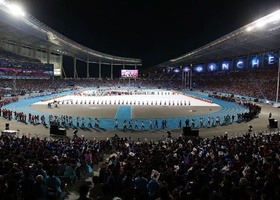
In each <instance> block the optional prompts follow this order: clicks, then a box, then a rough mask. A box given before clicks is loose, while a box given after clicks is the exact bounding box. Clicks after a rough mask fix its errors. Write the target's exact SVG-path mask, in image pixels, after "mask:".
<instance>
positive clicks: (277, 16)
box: [270, 11, 280, 22]
mask: <svg viewBox="0 0 280 200" xmlns="http://www.w3.org/2000/svg"><path fill="white" fill-rule="evenodd" d="M278 20H280V12H279V11H278V12H276V13H275V14H273V16H272V17H271V19H270V21H271V22H275V21H278Z"/></svg>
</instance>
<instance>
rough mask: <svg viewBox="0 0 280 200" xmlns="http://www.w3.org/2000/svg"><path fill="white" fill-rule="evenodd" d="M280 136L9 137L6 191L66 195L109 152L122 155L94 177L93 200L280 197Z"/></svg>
mask: <svg viewBox="0 0 280 200" xmlns="http://www.w3.org/2000/svg"><path fill="white" fill-rule="evenodd" d="M279 140H280V135H279V133H275V134H269V135H263V134H262V133H258V134H249V133H248V134H245V135H244V136H239V137H235V138H229V137H228V136H227V135H223V136H217V137H213V138H204V139H203V138H199V137H179V138H169V139H166V140H163V141H158V142H155V141H146V140H143V141H142V140H140V139H138V140H137V141H133V140H132V139H131V138H120V137H118V136H117V135H115V137H113V138H110V139H108V140H101V141H91V140H85V139H83V138H73V139H72V140H58V139H57V140H50V139H47V138H45V139H39V138H28V137H26V136H23V137H22V138H15V137H14V138H12V137H6V136H1V137H0V147H1V152H0V157H1V162H0V193H1V197H2V198H3V199H39V198H42V199H44V198H45V199H47V198H49V197H50V196H48V195H52V192H51V191H52V190H50V187H51V186H53V188H55V191H56V192H57V193H58V194H60V195H62V196H63V195H65V188H64V183H65V180H71V181H72V180H74V178H78V177H79V178H81V177H82V174H83V173H87V172H88V166H91V167H93V165H95V164H96V163H98V162H99V161H100V160H102V159H101V158H103V154H104V152H106V153H114V154H111V156H110V158H109V159H108V160H107V161H106V162H105V163H104V164H103V165H102V167H101V169H100V171H99V177H96V176H94V177H93V183H94V185H93V189H91V190H90V189H89V188H88V189H89V194H90V197H91V198H92V199H105V198H108V199H113V197H119V198H121V199H123V200H126V199H128V200H131V199H177V200H180V199H256V200H257V199H272V200H274V199H279V198H280V197H279V195H280V179H279V173H280V171H279V169H280V158H279V153H280V152H279ZM67 177H68V179H66V178H67ZM54 180H56V181H54ZM71 181H70V182H71ZM68 183H69V182H68ZM56 184H58V185H56ZM54 185H56V187H54ZM83 189H85V188H81V190H82V191H81V192H83ZM86 194H87V193H85V194H84V195H86ZM52 198H53V197H52ZM58 198H59V196H56V197H55V199H58Z"/></svg>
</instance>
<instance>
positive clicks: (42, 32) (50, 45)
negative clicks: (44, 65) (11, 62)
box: [0, 1, 142, 66]
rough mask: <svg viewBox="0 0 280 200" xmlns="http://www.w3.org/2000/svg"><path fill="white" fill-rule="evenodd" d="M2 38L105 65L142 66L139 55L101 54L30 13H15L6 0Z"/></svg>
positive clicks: (0, 14)
mask: <svg viewBox="0 0 280 200" xmlns="http://www.w3.org/2000/svg"><path fill="white" fill-rule="evenodd" d="M0 40H2V41H5V42H10V43H13V44H20V45H25V46H27V47H30V48H31V47H35V48H38V49H42V50H46V51H48V50H50V51H51V52H52V53H56V54H63V55H68V56H71V57H76V58H77V59H80V60H83V61H86V60H87V59H89V62H93V63H94V62H96V63H98V62H99V60H100V61H101V63H103V64H110V63H111V62H113V63H114V64H120V65H122V64H126V65H135V64H137V65H138V66H139V65H142V61H141V60H140V59H136V58H126V57H119V56H113V55H109V54H106V53H101V52H98V51H95V50H93V49H90V48H88V47H85V46H83V45H81V44H78V43H77V42H74V41H73V40H71V39H69V38H67V37H65V36H63V35H61V34H60V33H58V32H56V31H55V30H53V29H51V28H50V27H48V26H47V25H45V24H43V23H42V22H40V21H39V20H37V19H36V18H34V17H33V16H31V15H30V14H25V16H18V17H16V16H12V15H11V13H10V10H9V9H8V7H7V5H6V4H5V3H1V1H0Z"/></svg>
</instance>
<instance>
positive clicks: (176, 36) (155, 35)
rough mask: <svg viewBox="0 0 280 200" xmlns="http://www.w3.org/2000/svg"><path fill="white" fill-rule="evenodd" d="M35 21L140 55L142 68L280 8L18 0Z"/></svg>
mask: <svg viewBox="0 0 280 200" xmlns="http://www.w3.org/2000/svg"><path fill="white" fill-rule="evenodd" d="M18 2H20V3H22V4H23V7H24V9H25V10H26V11H27V12H28V13H30V14H31V15H33V16H34V17H36V18H37V19H38V20H40V21H41V22H43V23H44V24H46V25H47V26H49V27H51V28H52V29H54V30H56V31H58V32H59V33H61V34H63V35H64V36H66V37H68V38H70V39H72V40H74V41H76V42H78V43H80V44H82V45H84V46H87V47H89V48H92V49H94V50H97V51H100V52H104V53H107V54H112V55H116V56H123V57H133V58H140V59H142V61H143V66H142V68H149V67H153V66H154V65H156V64H159V63H161V62H164V61H167V60H169V59H171V58H175V57H178V56H180V55H182V54H185V53H187V52H189V51H191V50H194V49H196V48H198V47H201V46H202V45H205V44H207V43H209V42H211V41H213V40H215V39H217V38H219V37H222V36H224V35H225V34H227V33H229V32H231V31H234V30H236V29H238V28H240V27H242V26H244V25H246V24H248V23H250V22H252V21H254V20H256V19H258V18H260V17H263V16H265V15H267V14H269V13H271V12H274V11H276V10H278V9H280V0H213V1H209V0H208V1H205V0H195V1H189V0H185V1H176V0H170V1H168V0H148V1H146V0H142V1H136V0H18Z"/></svg>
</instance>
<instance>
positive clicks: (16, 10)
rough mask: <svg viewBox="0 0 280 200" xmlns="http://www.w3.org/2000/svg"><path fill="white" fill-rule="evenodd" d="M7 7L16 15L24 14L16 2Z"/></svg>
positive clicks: (21, 15)
mask: <svg viewBox="0 0 280 200" xmlns="http://www.w3.org/2000/svg"><path fill="white" fill-rule="evenodd" d="M8 8H9V9H10V12H11V14H12V15H14V16H16V17H23V16H25V13H24V11H23V9H22V7H21V6H20V5H18V4H9V5H8Z"/></svg>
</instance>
